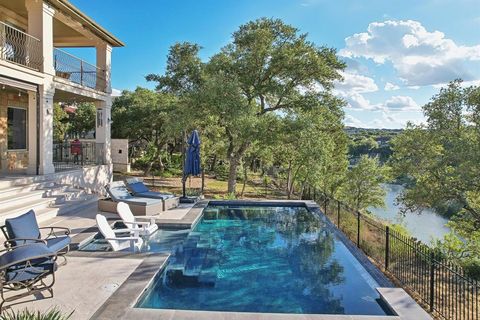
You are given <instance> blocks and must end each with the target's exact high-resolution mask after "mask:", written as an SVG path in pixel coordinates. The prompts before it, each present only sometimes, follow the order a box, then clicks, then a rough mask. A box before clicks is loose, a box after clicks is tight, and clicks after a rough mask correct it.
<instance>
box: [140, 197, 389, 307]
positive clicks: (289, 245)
mask: <svg viewBox="0 0 480 320" xmlns="http://www.w3.org/2000/svg"><path fill="white" fill-rule="evenodd" d="M323 219H324V217H323V216H318V215H316V214H314V213H312V212H310V211H309V210H308V209H307V208H306V207H302V206H300V207H264V206H212V205H209V206H208V207H206V208H205V209H204V212H203V217H202V220H201V221H200V222H199V223H198V224H197V226H196V227H195V228H194V229H193V231H192V232H190V233H186V232H183V233H182V232H181V231H164V230H162V231H159V232H157V233H156V234H154V236H153V237H152V238H151V239H150V240H149V248H150V250H149V251H157V252H164V251H166V250H172V255H171V257H170V259H169V262H168V264H167V266H166V267H165V269H164V270H163V271H162V272H161V273H160V274H159V275H158V276H157V278H156V279H155V280H154V281H153V282H152V284H151V285H150V287H149V288H148V289H147V290H146V291H145V293H144V294H143V296H142V297H140V299H139V301H138V303H137V305H136V307H139V308H156V309H183V310H208V311H237V312H269V313H270V312H272V313H303V314H356V315H385V314H386V313H385V311H384V310H383V308H382V307H381V305H380V304H379V303H378V300H379V295H378V293H377V292H376V290H375V287H378V285H377V283H376V282H375V281H374V279H373V278H372V277H371V276H370V275H369V274H368V273H367V272H366V270H365V269H364V268H363V266H362V265H361V264H360V263H359V262H358V260H357V259H356V258H355V257H354V256H353V255H352V254H351V252H350V251H349V250H348V249H347V248H346V247H345V245H344V244H343V242H342V241H340V240H339V239H337V238H336V236H335V234H334V232H333V231H332V230H331V229H330V228H329V227H328V226H327V224H326V222H325V221H324V220H323ZM166 240H167V241H166Z"/></svg>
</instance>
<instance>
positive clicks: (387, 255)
mask: <svg viewBox="0 0 480 320" xmlns="http://www.w3.org/2000/svg"><path fill="white" fill-rule="evenodd" d="M389 260H390V227H389V226H387V227H386V228H385V270H388V264H389V263H390V261H389Z"/></svg>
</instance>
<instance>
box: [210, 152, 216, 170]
mask: <svg viewBox="0 0 480 320" xmlns="http://www.w3.org/2000/svg"><path fill="white" fill-rule="evenodd" d="M216 164H217V155H216V154H214V155H213V159H212V163H210V172H214V171H215V165H216Z"/></svg>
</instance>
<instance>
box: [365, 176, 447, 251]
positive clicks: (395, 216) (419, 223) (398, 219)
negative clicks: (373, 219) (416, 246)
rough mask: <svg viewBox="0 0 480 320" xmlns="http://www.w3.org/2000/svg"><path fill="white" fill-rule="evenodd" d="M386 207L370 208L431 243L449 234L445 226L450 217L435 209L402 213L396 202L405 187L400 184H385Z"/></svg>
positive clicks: (378, 214)
mask: <svg viewBox="0 0 480 320" xmlns="http://www.w3.org/2000/svg"><path fill="white" fill-rule="evenodd" d="M384 188H385V191H386V192H387V195H386V197H385V205H386V207H385V208H369V209H368V210H369V211H370V212H372V213H373V214H374V215H376V216H377V217H379V218H382V219H384V220H386V221H389V222H391V223H401V224H403V225H404V226H405V228H406V229H407V230H408V231H409V232H410V234H411V235H412V236H413V237H415V238H417V239H419V240H421V241H422V242H424V243H426V244H429V243H430V242H431V241H432V239H440V238H442V237H443V236H444V235H445V234H447V233H448V232H449V231H450V229H449V228H448V227H447V226H445V224H446V223H447V222H448V219H446V218H444V217H442V216H440V215H439V214H437V213H436V212H435V211H434V210H430V209H425V210H423V211H422V213H421V214H417V213H410V212H409V213H407V214H406V215H405V216H403V215H401V214H400V208H399V206H398V205H396V204H395V199H396V198H397V196H398V195H399V194H400V193H401V192H402V190H403V187H402V186H401V185H398V184H385V185H384Z"/></svg>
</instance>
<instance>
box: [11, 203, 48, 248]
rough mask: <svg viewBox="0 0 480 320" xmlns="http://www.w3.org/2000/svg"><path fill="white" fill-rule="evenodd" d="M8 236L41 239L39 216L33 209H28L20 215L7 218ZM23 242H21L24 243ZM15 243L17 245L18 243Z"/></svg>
mask: <svg viewBox="0 0 480 320" xmlns="http://www.w3.org/2000/svg"><path fill="white" fill-rule="evenodd" d="M5 226H6V227H7V233H8V237H9V238H10V239H20V238H21V239H39V238H40V230H39V229H38V223H37V218H36V217H35V212H34V211H33V210H30V211H28V212H27V213H24V214H22V215H20V216H18V217H15V218H11V219H6V220H5ZM24 243H27V242H22V243H19V244H24ZM13 245H17V244H16V243H15V244H13Z"/></svg>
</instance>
